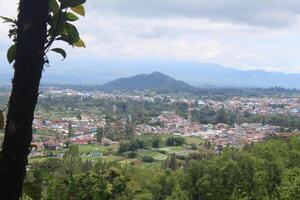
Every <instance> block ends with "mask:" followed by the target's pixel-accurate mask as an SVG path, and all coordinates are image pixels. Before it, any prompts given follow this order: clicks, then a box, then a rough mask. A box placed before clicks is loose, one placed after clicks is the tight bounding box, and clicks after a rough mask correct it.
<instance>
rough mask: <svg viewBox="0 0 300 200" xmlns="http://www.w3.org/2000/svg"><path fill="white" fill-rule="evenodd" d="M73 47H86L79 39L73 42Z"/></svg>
mask: <svg viewBox="0 0 300 200" xmlns="http://www.w3.org/2000/svg"><path fill="white" fill-rule="evenodd" d="M73 45H74V46H75V47H84V48H85V47H86V46H85V43H84V41H83V40H82V39H79V40H78V41H77V42H75V43H74V44H73Z"/></svg>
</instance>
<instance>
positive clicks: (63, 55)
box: [50, 48, 67, 59]
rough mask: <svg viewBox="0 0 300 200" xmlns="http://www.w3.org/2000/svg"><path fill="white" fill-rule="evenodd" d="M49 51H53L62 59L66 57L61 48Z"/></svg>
mask: <svg viewBox="0 0 300 200" xmlns="http://www.w3.org/2000/svg"><path fill="white" fill-rule="evenodd" d="M50 51H53V52H56V53H58V54H60V55H62V57H63V58H64V59H66V57H67V54H66V52H65V50H63V49H61V48H54V49H50Z"/></svg>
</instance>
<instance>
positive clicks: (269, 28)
mask: <svg viewBox="0 0 300 200" xmlns="http://www.w3.org/2000/svg"><path fill="white" fill-rule="evenodd" d="M16 3H17V0H0V15H2V16H16ZM86 10H87V14H86V17H85V18H82V19H81V20H80V22H78V23H77V26H78V29H79V30H80V32H81V36H82V38H83V39H84V40H85V42H86V45H87V48H86V49H71V48H69V47H67V51H68V52H69V55H70V56H69V59H81V60H83V61H85V60H86V65H87V67H88V66H89V65H93V64H95V63H91V62H93V61H90V60H94V59H95V58H97V59H116V60H117V59H139V60H143V59H145V60H149V59H150V60H151V59H157V60H165V59H166V60H175V61H176V60H178V61H197V62H209V63H216V64H222V65H225V66H229V67H233V68H238V69H263V70H267V71H283V72H299V73H300V17H299V16H300V15H299V14H300V2H298V1H297V0H88V2H87V3H86ZM8 45H9V40H8V38H7V26H6V25H5V24H0V56H1V58H3V59H4V58H5V51H6V49H7V48H8ZM91 58H92V59H91ZM3 59H2V60H3ZM54 59H55V58H54ZM0 63H3V61H2V62H0ZM66 63H68V62H65V63H64V62H62V63H61V64H60V65H61V66H62V67H63V66H64V65H66ZM5 65H7V64H5Z"/></svg>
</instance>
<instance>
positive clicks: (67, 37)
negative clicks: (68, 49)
mask: <svg viewBox="0 0 300 200" xmlns="http://www.w3.org/2000/svg"><path fill="white" fill-rule="evenodd" d="M56 40H62V41H64V42H67V43H68V44H70V45H72V44H73V43H74V42H72V41H71V40H70V38H69V36H68V35H64V34H61V35H60V37H58V38H57V39H56Z"/></svg>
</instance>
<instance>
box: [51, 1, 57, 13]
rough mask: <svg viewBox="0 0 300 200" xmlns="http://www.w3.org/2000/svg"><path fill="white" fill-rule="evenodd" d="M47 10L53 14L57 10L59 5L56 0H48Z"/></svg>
mask: <svg viewBox="0 0 300 200" xmlns="http://www.w3.org/2000/svg"><path fill="white" fill-rule="evenodd" d="M49 10H50V11H51V12H53V13H54V14H57V13H58V12H59V5H58V3H57V1H56V0H49Z"/></svg>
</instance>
